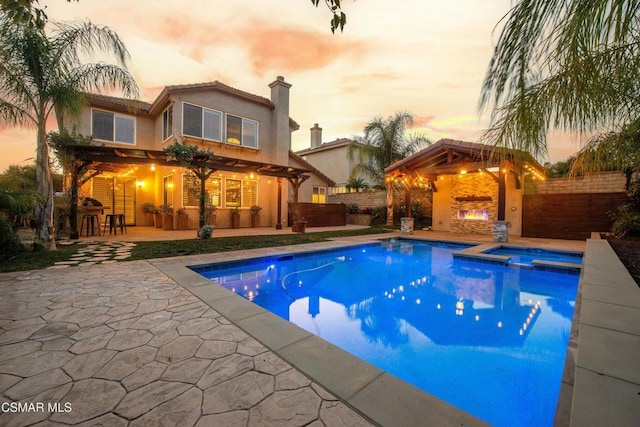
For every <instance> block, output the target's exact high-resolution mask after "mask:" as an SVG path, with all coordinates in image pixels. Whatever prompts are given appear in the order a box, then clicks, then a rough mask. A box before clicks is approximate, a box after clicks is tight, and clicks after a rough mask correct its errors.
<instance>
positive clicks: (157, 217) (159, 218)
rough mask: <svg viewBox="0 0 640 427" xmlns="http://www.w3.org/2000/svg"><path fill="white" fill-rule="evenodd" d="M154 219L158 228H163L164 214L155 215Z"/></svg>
mask: <svg viewBox="0 0 640 427" xmlns="http://www.w3.org/2000/svg"><path fill="white" fill-rule="evenodd" d="M153 219H154V221H155V225H156V228H162V214H159V213H157V214H153Z"/></svg>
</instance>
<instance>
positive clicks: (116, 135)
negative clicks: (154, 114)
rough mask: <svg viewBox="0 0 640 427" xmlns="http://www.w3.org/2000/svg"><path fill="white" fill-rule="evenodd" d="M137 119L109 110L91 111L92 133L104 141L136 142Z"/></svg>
mask: <svg viewBox="0 0 640 427" xmlns="http://www.w3.org/2000/svg"><path fill="white" fill-rule="evenodd" d="M135 134H136V120H135V118H134V117H130V116H125V115H122V114H115V113H110V112H108V111H101V110H92V111H91V135H92V136H93V137H94V138H95V139H100V140H103V141H113V142H121V143H123V144H135V143H136V141H135Z"/></svg>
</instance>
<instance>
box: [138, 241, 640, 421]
mask: <svg viewBox="0 0 640 427" xmlns="http://www.w3.org/2000/svg"><path fill="white" fill-rule="evenodd" d="M390 237H400V238H401V237H403V236H400V235H398V236H390V235H389V234H385V235H369V236H362V237H360V238H348V239H334V240H331V241H329V242H324V243H313V244H304V245H295V246H285V247H277V248H268V249H256V250H248V251H242V252H240V251H238V252H225V253H221V254H208V255H196V256H186V257H180V258H170V259H159V260H149V261H148V262H150V263H152V264H154V265H155V266H156V267H157V268H158V269H160V270H161V271H162V272H163V273H165V274H167V275H168V276H169V277H171V278H173V279H174V280H175V281H176V282H177V283H179V284H181V285H182V286H183V287H185V288H186V289H187V290H189V291H190V292H192V293H193V294H194V295H196V296H197V297H198V298H200V299H201V300H202V301H203V302H205V303H206V304H208V305H209V306H211V307H212V308H213V309H214V310H216V311H218V312H219V313H220V314H222V315H223V316H225V317H226V318H227V319H228V320H229V321H231V322H232V323H234V324H235V325H237V326H238V327H240V328H241V329H243V330H244V331H246V332H247V333H249V334H250V335H251V336H253V337H254V338H256V339H257V340H258V341H260V342H261V343H262V344H264V345H265V346H266V347H268V348H270V349H271V350H272V351H274V352H275V353H276V354H278V355H279V356H280V357H282V358H283V359H285V360H286V361H287V362H289V363H290V364H292V365H293V366H294V367H296V368H297V369H298V370H300V371H301V372H302V373H304V374H305V375H307V376H308V377H310V378H311V379H313V380H314V381H316V382H317V383H319V384H320V385H322V386H323V387H325V388H326V389H327V390H328V391H330V392H331V393H333V394H334V395H336V396H337V397H339V398H340V399H342V400H343V401H344V402H345V403H346V404H348V405H349V406H351V407H352V408H353V409H355V410H356V411H358V412H359V413H360V414H361V415H363V416H364V417H366V418H367V419H369V420H370V421H371V422H373V423H375V424H379V425H385V426H387V425H399V426H400V425H402V426H404V425H424V424H425V423H426V424H438V425H465V426H481V425H487V423H485V422H484V421H482V420H480V419H478V418H475V417H474V416H473V415H471V414H468V413H466V412H464V411H462V410H460V409H458V408H456V407H454V406H452V405H450V404H448V403H446V402H444V401H442V400H440V399H438V398H436V397H434V396H432V395H429V394H428V393H426V392H424V391H422V390H420V389H418V388H416V387H414V386H412V385H410V384H408V383H406V382H405V381H403V380H400V379H398V378H397V377H395V376H393V375H391V374H389V373H387V372H385V371H383V370H381V369H379V368H376V367H374V366H373V365H371V364H369V363H367V362H365V361H363V360H361V359H359V358H357V357H355V356H353V355H351V354H350V353H348V352H346V351H344V350H342V349H340V348H338V347H336V346H335V345H333V344H330V343H328V342H326V341H324V340H322V339H321V338H318V337H316V336H315V335H313V334H311V333H309V332H307V331H305V330H303V329H301V328H299V327H298V326H296V325H294V324H292V323H290V322H288V321H286V320H284V319H282V318H280V317H278V316H277V315H275V314H272V313H270V312H269V311H267V310H265V309H263V308H261V307H259V306H257V305H256V304H254V303H252V302H250V301H248V300H246V299H244V298H243V297H241V296H239V295H236V294H235V293H233V292H231V291H229V290H227V289H225V288H223V287H222V286H219V285H215V284H212V283H211V282H210V281H208V280H207V279H205V278H204V277H203V276H200V275H199V274H198V273H196V272H195V271H193V270H191V269H189V268H188V266H194V265H198V264H200V265H202V264H207V263H215V262H226V261H235V260H242V259H247V258H259V257H264V256H271V255H273V256H278V255H285V254H290V253H304V252H312V251H316V250H322V249H333V248H341V247H349V246H356V245H361V244H365V243H375V242H378V241H380V240H381V239H385V238H387V239H388V238H390ZM410 239H412V240H427V241H434V240H437V241H445V242H448V243H468V244H473V245H477V246H480V245H478V243H477V242H464V241H459V240H449V241H446V240H439V239H426V238H418V237H413V236H412V237H410ZM588 242H589V241H588ZM605 243H606V242H605ZM591 246H592V245H591ZM591 246H590V245H589V244H588V245H587V248H591ZM606 246H607V247H609V251H610V253H608V252H607V251H606V248H602V247H600V246H597V247H595V248H597V252H598V255H597V256H591V253H589V252H588V251H587V250H585V251H584V255H585V257H584V261H583V265H584V267H585V268H583V269H582V271H581V277H580V284H579V287H578V296H577V298H576V308H575V310H576V315H575V316H574V320H573V323H572V330H571V335H570V340H569V348H568V351H567V356H566V361H565V368H564V375H563V379H562V385H561V392H560V397H559V401H558V406H557V412H556V417H555V423H554V424H555V425H556V426H565V425H567V426H568V425H571V426H573V425H584V424H582V423H581V422H580V421H584V419H587V420H589V421H592V420H593V416H592V415H589V416H586V417H581V416H579V415H581V414H584V413H589V414H591V413H592V412H594V407H596V408H597V407H598V406H599V405H594V404H593V402H592V400H591V399H593V395H594V393H595V395H596V396H597V394H598V392H600V394H602V393H603V392H602V391H601V390H598V389H597V388H596V389H595V390H594V389H591V388H589V393H588V394H587V395H586V397H585V393H583V392H582V389H583V384H582V382H578V380H579V379H580V380H582V378H583V373H582V372H581V368H582V365H581V361H582V358H578V344H579V343H580V339H579V338H581V337H580V334H579V331H580V329H581V328H582V321H583V319H582V316H581V315H580V313H581V310H582V306H583V304H582V295H583V292H582V289H583V286H584V283H585V282H588V283H590V278H589V276H588V275H587V271H591V268H590V266H591V264H592V263H593V259H594V258H596V259H600V258H602V257H605V259H607V260H608V259H609V258H610V257H611V254H613V257H614V258H615V260H617V261H618V263H619V264H621V263H620V261H619V260H618V258H617V257H616V256H615V253H613V251H612V250H611V249H610V246H609V245H608V244H606ZM519 247H522V246H519ZM588 253H589V256H587V254H588ZM612 262H613V261H609V263H612ZM623 270H624V272H626V269H624V267H623ZM626 273H627V275H628V272H626ZM616 274H620V272H619V271H618V270H616ZM629 279H630V280H631V282H632V283H633V285H634V286H635V282H634V281H633V279H632V278H631V277H630V275H629ZM623 282H624V278H623ZM638 294H639V295H640V293H638ZM638 307H640V305H639V306H638ZM639 312H640V310H639ZM636 338H639V339H640V337H636ZM638 348H640V345H639V347H638ZM318 355H322V357H318ZM587 360H589V357H588V356H587ZM607 400H614V399H611V398H609V399H607ZM585 402H586V403H585ZM612 403H613V404H614V407H615V402H612ZM617 406H620V404H618V405H617ZM596 412H597V410H596ZM602 412H606V413H607V414H608V413H609V411H602ZM620 412H622V413H625V411H624V410H623V411H618V413H620ZM628 412H629V411H628V410H627V411H626V413H628ZM601 418H602V419H603V420H605V419H606V420H607V422H610V421H611V417H610V415H607V417H605V416H604V415H603V416H602V417H601ZM615 418H616V417H614V419H615ZM620 418H621V417H620V416H618V417H617V419H620ZM621 421H622V420H621ZM614 424H615V423H614ZM617 425H625V424H624V423H623V424H617Z"/></svg>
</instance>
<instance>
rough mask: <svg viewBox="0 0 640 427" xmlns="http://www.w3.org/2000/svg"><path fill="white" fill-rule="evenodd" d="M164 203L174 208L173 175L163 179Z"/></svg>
mask: <svg viewBox="0 0 640 427" xmlns="http://www.w3.org/2000/svg"><path fill="white" fill-rule="evenodd" d="M162 203H163V204H165V205H169V206H173V175H167V176H164V177H162Z"/></svg>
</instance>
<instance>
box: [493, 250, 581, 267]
mask: <svg viewBox="0 0 640 427" xmlns="http://www.w3.org/2000/svg"><path fill="white" fill-rule="evenodd" d="M484 253H486V254H491V255H506V256H510V257H511V259H510V260H509V262H510V263H511V264H520V265H532V261H533V260H541V261H553V262H567V263H572V264H582V253H577V252H563V251H550V250H548V249H536V248H516V247H512V246H502V247H499V248H495V249H491V250H488V251H486V252H484Z"/></svg>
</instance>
